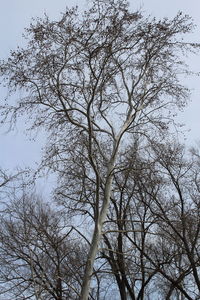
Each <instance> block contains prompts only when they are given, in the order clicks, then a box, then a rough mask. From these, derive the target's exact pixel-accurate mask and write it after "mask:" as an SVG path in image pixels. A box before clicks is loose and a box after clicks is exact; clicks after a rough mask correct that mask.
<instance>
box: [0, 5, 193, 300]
mask: <svg viewBox="0 0 200 300" xmlns="http://www.w3.org/2000/svg"><path fill="white" fill-rule="evenodd" d="M192 28H193V25H192V24H191V23H190V19H189V18H188V17H187V16H184V15H182V14H181V13H180V14H178V15H177V16H176V17H175V18H174V19H172V20H169V19H164V20H162V21H157V20H155V19H153V18H145V17H143V16H142V15H141V14H140V13H139V12H134V13H132V12H130V11H129V8H128V3H127V2H126V1H124V0H118V1H113V0H112V1H93V2H92V7H91V9H89V10H88V11H87V12H85V13H84V14H83V15H82V16H80V15H78V11H77V9H76V8H73V9H71V10H67V11H66V12H65V13H63V15H62V18H61V19H60V20H59V21H50V20H49V19H48V17H45V18H44V19H43V20H41V19H37V20H35V22H33V23H32V24H31V26H30V27H29V28H28V29H27V30H26V32H27V35H26V38H27V46H26V48H25V49H21V48H19V49H17V50H16V51H13V52H11V56H10V58H9V59H8V60H7V61H4V62H1V66H0V70H1V71H0V73H1V76H2V77H3V78H4V80H5V82H6V84H7V85H8V87H9V91H10V93H15V92H16V91H18V90H21V91H23V93H24V94H23V95H24V97H20V99H18V101H16V103H15V104H14V105H13V104H12V105H9V104H8V102H7V100H6V104H5V105H4V104H2V105H1V109H2V116H3V119H4V120H5V119H7V120H8V119H9V118H10V119H9V120H10V121H11V122H13V121H15V120H16V119H17V117H18V116H19V115H21V114H24V113H26V114H27V113H28V114H29V116H30V118H31V120H33V123H32V128H33V129H34V128H38V127H45V128H46V129H47V131H48V134H49V140H48V145H47V151H46V156H45V157H44V160H43V165H44V166H48V167H50V168H51V169H52V170H55V171H58V173H59V176H60V179H59V180H60V182H61V184H62V187H63V188H61V187H60V188H59V195H60V198H61V199H60V201H61V202H66V203H67V206H68V207H69V208H70V207H71V208H72V207H75V209H76V211H79V212H81V213H83V212H85V213H86V214H87V215H89V216H90V218H91V221H92V222H93V229H92V230H93V232H91V235H92V238H91V242H90V249H89V251H88V258H87V262H86V267H85V272H84V279H83V284H82V291H81V294H80V299H82V300H86V299H88V297H89V286H90V281H91V278H92V275H93V268H94V261H95V258H96V256H97V252H98V246H99V243H100V241H101V238H102V229H103V225H104V222H105V221H106V218H107V213H108V209H109V206H110V202H111V198H112V188H113V180H114V175H115V173H116V172H119V171H120V170H121V169H123V168H124V162H123V163H121V159H120V158H121V155H122V153H125V152H126V150H127V149H128V148H129V145H130V144H131V143H132V140H134V138H135V137H136V136H138V135H143V136H144V137H145V138H146V139H152V138H153V137H154V139H159V138H163V136H164V134H165V133H166V132H167V128H168V125H169V122H171V121H172V119H170V117H172V114H171V112H172V111H174V109H175V107H178V108H180V107H182V106H184V105H185V102H186V100H187V98H188V90H187V89H186V88H184V87H183V86H182V85H181V84H180V82H179V77H178V76H177V74H180V73H185V72H186V68H185V67H184V64H183V62H182V60H181V59H180V57H182V54H184V53H185V52H188V51H190V50H195V48H196V47H198V45H195V44H189V43H184V42H183V41H182V39H181V34H186V33H188V32H190V31H191V30H192Z"/></svg>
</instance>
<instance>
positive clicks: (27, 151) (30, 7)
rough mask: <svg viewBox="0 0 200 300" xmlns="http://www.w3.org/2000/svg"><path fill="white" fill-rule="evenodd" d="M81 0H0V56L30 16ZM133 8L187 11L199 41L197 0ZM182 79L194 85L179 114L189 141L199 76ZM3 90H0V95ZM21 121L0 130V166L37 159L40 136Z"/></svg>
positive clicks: (136, 3) (157, 0)
mask: <svg viewBox="0 0 200 300" xmlns="http://www.w3.org/2000/svg"><path fill="white" fill-rule="evenodd" d="M84 3H85V1H84V0H82V1H81V0H57V1H55V0H34V1H33V0H0V8H1V10H0V59H1V58H5V57H7V55H8V54H9V50H11V49H13V48H16V46H17V45H19V46H21V45H23V39H22V37H21V36H22V33H23V29H24V27H27V26H28V25H29V23H30V21H31V18H32V17H37V16H39V17H42V16H43V14H44V13H47V14H48V15H49V16H50V17H51V18H57V17H58V16H59V13H60V12H62V11H63V10H64V9H65V7H66V6H69V7H70V6H72V5H75V4H78V5H79V6H81V7H82V8H83V7H84ZM130 4H131V7H132V8H133V9H140V8H141V9H142V10H143V11H145V12H146V14H151V15H153V16H156V17H158V18H162V17H165V16H168V17H174V16H175V15H176V13H177V12H178V11H180V10H181V11H183V13H185V14H188V15H190V16H191V17H192V18H193V19H194V23H195V24H196V25H197V27H196V30H195V32H194V33H193V34H192V35H191V36H190V37H188V38H189V39H190V40H193V41H194V42H200V0H190V1H188V0H167V1H166V0H165V1H164V0H130ZM188 61H189V64H190V65H191V68H192V69H193V70H195V71H200V56H196V57H194V56H193V57H190V58H189V59H188ZM185 83H186V84H187V85H188V86H189V87H191V88H192V89H193V92H192V99H191V100H192V102H191V103H190V104H189V106H188V107H187V108H186V110H185V112H184V113H181V114H180V120H181V122H183V123H185V124H186V128H188V129H189V128H190V129H191V131H190V132H189V133H188V143H192V142H194V141H197V140H200V116H199V112H200V77H198V78H192V79H187V80H186V81H185ZM2 95H3V91H2V90H0V97H1V96H2ZM23 131H24V126H23V123H21V124H19V125H18V130H16V131H15V132H11V133H9V134H7V135H5V134H2V129H1V130H0V135H1V136H0V166H3V167H5V168H10V169H13V168H14V167H16V166H21V167H25V166H27V165H31V166H34V162H35V161H37V160H39V157H40V152H41V150H40V149H41V146H42V145H43V136H42V135H40V136H39V137H38V139H37V141H36V142H35V143H34V142H32V141H29V140H28V137H26V136H25V135H24V134H23Z"/></svg>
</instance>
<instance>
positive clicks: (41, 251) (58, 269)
mask: <svg viewBox="0 0 200 300" xmlns="http://www.w3.org/2000/svg"><path fill="white" fill-rule="evenodd" d="M0 231H1V233H0V266H1V268H0V284H1V287H0V293H1V295H3V297H4V299H5V297H6V299H37V300H40V299H47V298H48V299H55V300H62V299H78V295H79V290H80V286H81V280H82V276H83V266H84V261H85V259H86V257H85V255H84V254H83V253H84V252H85V249H84V244H83V243H81V240H80V238H79V239H78V237H77V235H73V236H70V233H71V232H72V231H73V228H70V227H68V226H67V225H66V221H65V218H64V217H63V215H62V214H61V213H59V212H58V211H56V210H55V211H54V210H52V209H51V208H50V207H49V205H48V204H47V203H44V202H42V201H41V200H39V199H38V198H37V197H35V196H33V195H32V196H28V195H26V194H25V195H23V197H22V198H20V199H18V200H16V199H15V200H14V201H12V202H11V203H10V204H8V205H7V209H6V210H5V211H4V213H3V214H2V215H1V224H0ZM91 299H92V298H91Z"/></svg>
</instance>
